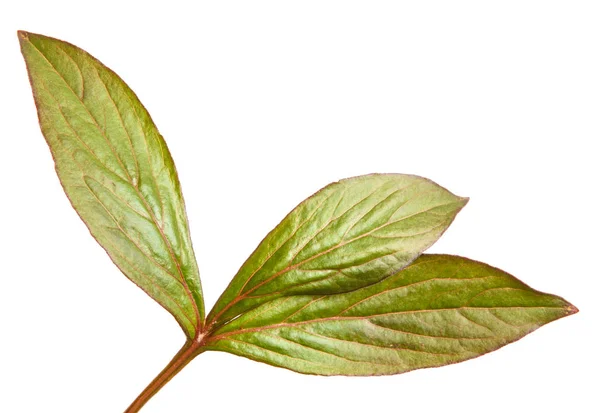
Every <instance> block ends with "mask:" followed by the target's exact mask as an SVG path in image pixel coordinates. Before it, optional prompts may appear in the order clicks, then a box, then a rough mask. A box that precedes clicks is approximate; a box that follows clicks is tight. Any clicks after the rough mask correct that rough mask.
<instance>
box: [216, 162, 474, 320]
mask: <svg viewBox="0 0 600 413" xmlns="http://www.w3.org/2000/svg"><path fill="white" fill-rule="evenodd" d="M467 201H468V199H467V198H461V197H458V196H456V195H454V194H452V193H451V192H449V191H447V190H446V189H444V188H442V187H440V186H439V185H437V184H435V183H434V182H432V181H430V180H428V179H425V178H421V177H418V176H414V175H402V174H372V175H364V176H359V177H355V178H348V179H344V180H341V181H339V182H335V183H333V184H330V185H328V186H326V187H325V188H323V189H321V190H320V191H318V192H317V193H315V194H314V195H313V196H311V197H309V198H308V199H306V200H305V201H303V202H302V203H300V204H299V205H298V206H297V207H296V208H295V209H294V210H292V212H290V214H288V215H287V216H286V217H285V218H284V219H283V220H282V222H281V223H280V224H279V225H278V226H277V227H275V229H274V230H273V231H271V232H270V233H269V234H268V235H267V236H266V237H265V239H264V240H263V241H262V242H261V243H260V244H259V246H258V247H257V249H256V250H255V251H254V253H253V254H252V255H251V256H250V257H249V258H248V260H247V261H246V262H245V263H244V265H243V266H242V267H241V268H240V270H239V271H238V273H237V275H236V276H235V277H234V279H233V280H232V282H231V283H230V285H229V286H228V287H227V289H226V290H225V292H224V293H223V294H222V295H221V297H220V298H219V300H218V301H217V303H216V304H215V306H214V308H213V310H212V311H211V313H210V314H209V316H208V319H207V320H208V321H207V322H208V323H209V324H211V325H218V324H222V323H224V322H227V321H228V320H231V319H232V318H234V317H236V316H238V315H240V314H242V313H244V312H245V311H248V310H249V309H251V308H254V307H256V306H257V305H259V304H261V303H264V302H266V301H269V300H271V299H276V298H277V297H279V296H286V295H299V294H300V295H303V294H314V293H320V294H336V293H339V292H344V291H349V290H352V289H356V288H361V287H363V286H365V285H369V284H371V283H374V282H378V281H380V280H381V279H383V278H385V277H387V276H389V275H391V274H392V273H393V272H395V271H398V270H400V269H401V268H403V267H404V266H405V265H407V264H409V263H410V262H411V261H412V260H414V259H415V258H416V257H417V256H418V255H419V254H420V253H421V252H423V251H424V250H425V249H426V248H428V247H429V246H430V245H431V244H433V243H434V242H435V241H436V240H437V239H438V238H439V237H440V236H441V235H442V234H443V232H444V231H445V230H446V229H447V228H448V226H449V225H450V223H451V222H452V220H453V219H454V217H455V216H456V214H457V213H458V212H459V211H460V210H461V209H462V207H463V206H464V205H465V204H466V202H467Z"/></svg>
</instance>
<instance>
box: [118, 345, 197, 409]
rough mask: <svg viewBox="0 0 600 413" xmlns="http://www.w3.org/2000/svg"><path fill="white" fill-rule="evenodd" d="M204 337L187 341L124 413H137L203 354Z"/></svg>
mask: <svg viewBox="0 0 600 413" xmlns="http://www.w3.org/2000/svg"><path fill="white" fill-rule="evenodd" d="M202 336H203V335H200V336H199V337H198V338H196V339H195V340H188V341H186V343H185V345H184V346H183V347H182V348H181V350H179V352H178V353H177V354H176V355H175V357H173V359H172V360H171V361H170V362H169V364H167V365H166V367H165V368H164V369H163V370H162V371H161V372H160V373H159V374H158V376H156V378H155V379H154V380H152V382H151V383H150V384H149V385H148V386H147V387H146V388H145V389H144V390H143V391H142V392H141V393H140V395H139V396H138V397H137V398H136V399H135V400H134V401H133V403H131V405H130V406H129V407H128V408H127V410H125V412H124V413H137V412H139V411H140V409H141V408H142V407H144V405H145V404H146V403H147V402H148V401H149V400H150V399H151V398H152V396H154V395H155V394H156V393H158V391H159V390H160V389H162V388H163V387H164V386H165V384H167V383H168V382H169V381H170V380H171V379H172V378H173V377H175V375H177V373H179V372H180V371H181V370H182V369H183V368H184V367H185V366H187V365H188V363H189V362H190V361H192V360H193V359H194V358H195V357H196V356H197V355H199V354H200V353H202V349H201V348H202V345H203V343H202Z"/></svg>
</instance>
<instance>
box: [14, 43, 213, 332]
mask: <svg viewBox="0 0 600 413" xmlns="http://www.w3.org/2000/svg"><path fill="white" fill-rule="evenodd" d="M18 35H19V41H20V43H21V51H22V53H23V56H24V58H25V62H26V65H27V70H28V74H29V79H30V83H31V86H32V91H33V94H34V100H35V103H36V108H37V110H38V117H39V120H40V127H41V129H42V133H43V135H44V137H45V138H46V141H47V143H48V145H49V147H50V150H51V153H52V156H53V159H54V161H55V168H56V171H57V174H58V176H59V179H60V182H61V185H62V186H63V188H64V190H65V193H66V195H67V197H68V198H69V200H70V202H71V204H72V206H73V208H74V209H75V210H76V211H77V213H78V214H79V216H80V217H81V219H82V220H83V221H84V223H85V224H86V226H87V227H88V229H89V230H90V233H91V234H92V236H93V237H94V238H95V239H96V240H97V241H98V243H99V244H100V245H101V246H102V247H103V248H104V249H105V250H106V252H107V253H108V255H109V256H110V258H111V259H112V261H113V262H114V263H115V264H116V265H117V267H119V269H120V270H121V271H122V272H123V273H124V274H125V275H126V276H127V277H128V278H129V279H130V280H131V281H133V282H134V283H135V284H137V285H138V286H139V287H140V288H142V289H143V290H144V291H145V292H146V293H147V294H148V295H150V296H151V297H152V298H153V299H154V300H156V301H157V302H158V303H159V304H160V305H161V306H163V307H164V308H165V309H167V311H169V312H170V313H171V314H173V316H174V317H175V319H176V320H177V322H178V323H179V324H180V326H181V327H182V329H183V330H184V332H185V334H186V335H187V336H188V337H189V338H193V337H194V336H195V335H196V333H197V332H198V330H199V329H200V328H201V326H202V322H203V318H204V303H203V299H202V289H201V285H200V278H199V273H198V267H197V264H196V260H195V257H194V252H193V249H192V244H191V238H190V235H189V228H188V224H187V215H186V212H185V205H184V201H183V196H182V194H181V188H180V184H179V180H178V178H177V172H176V170H175V165H174V163H173V160H172V158H171V156H170V153H169V151H168V149H167V147H166V144H165V142H164V139H163V138H162V136H161V135H160V133H159V132H158V130H157V128H156V126H155V125H154V123H153V121H152V119H151V118H150V115H149V114H148V112H147V111H146V109H145V108H144V107H143V105H142V104H141V102H140V101H139V100H138V98H137V96H136V95H135V94H134V93H133V91H132V90H131V89H130V88H129V87H128V86H127V85H126V84H125V83H124V82H123V81H122V80H121V79H120V78H119V77H118V76H117V75H116V74H115V73H114V72H112V71H111V70H110V69H108V68H107V67H106V66H104V65H103V64H102V63H101V62H99V61H98V60H97V59H95V58H94V57H93V56H91V55H89V54H88V53H87V52H85V51H83V50H82V49H80V48H78V47H76V46H73V45H71V44H69V43H66V42H63V41H60V40H57V39H53V38H50V37H46V36H42V35H37V34H33V33H27V32H19V33H18Z"/></svg>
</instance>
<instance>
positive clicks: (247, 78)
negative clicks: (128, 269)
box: [0, 0, 600, 413]
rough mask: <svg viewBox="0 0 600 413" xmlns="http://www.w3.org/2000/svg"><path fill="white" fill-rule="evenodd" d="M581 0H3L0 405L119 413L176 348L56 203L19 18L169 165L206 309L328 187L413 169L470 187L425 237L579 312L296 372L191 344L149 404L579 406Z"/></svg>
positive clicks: (583, 307)
mask: <svg viewBox="0 0 600 413" xmlns="http://www.w3.org/2000/svg"><path fill="white" fill-rule="evenodd" d="M599 18H600V9H599V7H598V3H597V2H594V1H589V2H585V1H562V2H561V1H539V2H534V1H501V2H482V1H472V2H465V1H451V2H450V1H441V2H430V1H419V2H400V1H392V2H376V1H364V2H354V1H343V2H331V1H323V0H321V1H302V2H292V1H272V2H265V1H240V2H232V1H223V2H190V3H189V4H186V3H182V2H177V1H173V0H170V1H166V2H160V6H158V5H155V4H153V3H152V2H143V3H142V2H140V4H137V5H136V4H134V3H133V2H127V1H117V2H113V1H98V2H93V3H92V2H89V3H88V2H84V1H72V2H67V1H56V0H55V1H33V0H28V1H23V2H20V1H10V2H4V3H3V5H2V6H1V10H0V52H1V54H0V56H1V57H0V63H1V64H0V74H1V76H0V139H1V142H2V146H1V149H0V157H1V161H0V179H1V187H2V192H1V195H0V197H1V198H0V200H1V202H0V216H1V217H2V226H1V228H2V229H1V238H0V243H1V248H0V254H1V263H2V267H1V270H0V271H1V286H0V327H1V329H0V411H1V412H6V413H20V412H61V413H69V412H78V413H80V412H86V413H90V412H102V413H107V412H108V413H111V412H122V411H123V410H124V409H125V408H126V406H127V405H128V404H129V403H130V402H131V401H132V400H133V398H134V397H135V396H136V395H137V394H138V393H139V392H140V391H141V390H142V389H143V387H145V385H146V384H147V383H148V382H149V381H150V380H151V379H152V378H153V377H154V376H155V375H156V374H157V373H158V372H159V371H160V370H161V368H162V367H163V365H165V364H166V363H167V362H168V361H169V360H170V358H171V357H172V355H173V354H174V353H175V352H176V351H177V350H178V349H179V347H180V346H181V345H182V344H183V341H184V336H183V334H182V333H181V332H180V331H179V328H178V326H177V324H176V323H175V322H174V320H173V319H172V317H171V316H170V315H169V314H168V313H166V312H165V311H164V310H163V309H162V308H161V307H160V306H159V305H157V304H156V303H154V302H153V301H152V300H151V299H149V298H148V297H147V296H146V295H145V294H144V293H143V292H142V291H141V290H139V289H137V288H136V287H135V286H134V285H133V284H132V283H131V282H129V281H128V280H127V279H126V278H125V277H124V276H123V275H122V274H121V273H120V272H119V271H118V270H117V269H116V267H114V266H113V264H112V263H111V261H110V259H109V258H108V256H106V254H105V253H104V251H103V250H102V249H101V248H100V247H99V246H98V245H97V244H96V243H95V241H93V239H92V238H91V237H90V236H89V234H88V231H87V229H86V228H85V226H84V224H83V223H82V222H80V221H79V218H78V217H77V215H76V214H75V212H74V211H73V210H72V209H71V207H70V205H69V203H68V201H67V198H66V197H65V196H64V194H63V191H62V189H61V187H60V185H59V182H58V179H57V178H56V176H55V173H54V170H53V165H52V160H51V157H50V153H49V151H48V148H47V146H46V144H45V142H44V139H43V137H42V135H41V133H40V131H39V127H38V124H37V119H36V113H35V108H34V104H33V99H32V97H31V91H30V87H29V84H28V81H27V76H26V72H25V66H24V64H23V60H22V58H21V56H20V52H19V48H18V41H17V36H16V30H17V29H24V30H28V31H32V32H37V33H43V34H46V35H50V36H53V37H58V38H60V39H64V40H67V41H70V42H72V43H75V44H76V45H78V46H80V47H82V48H84V49H86V50H88V51H89V52H91V53H92V54H93V55H95V56H96V57H98V58H99V59H100V60H102V61H103V62H104V63H105V64H107V65H108V66H109V67H111V68H113V69H114V70H115V71H116V72H117V73H119V74H120V75H121V76H122V77H123V78H124V79H125V81H127V82H128V83H129V84H130V86H131V87H132V88H133V89H134V90H135V91H136V92H137V94H138V96H139V97H140V99H141V100H142V102H143V103H144V104H145V106H146V107H147V108H148V110H149V111H150V113H151V114H152V115H153V118H154V120H155V122H156V123H157V125H158V127H159V128H160V130H161V132H162V134H163V135H164V136H165V137H166V140H167V142H168V145H169V148H170V149H171V152H172V154H173V157H174V158H175V161H176V163H177V168H178V170H179V173H180V179H181V181H182V185H183V190H184V195H185V197H186V203H187V209H188V215H189V219H190V225H191V230H192V237H193V240H194V246H195V249H196V254H197V258H198V261H199V265H200V269H201V276H202V282H203V286H204V291H205V296H206V302H207V307H208V308H210V306H212V304H213V303H214V302H215V300H216V299H217V297H218V295H219V294H220V292H221V291H222V290H223V289H224V288H225V286H226V285H227V284H228V282H229V281H230V279H231V277H232V276H233V275H234V273H235V272H236V270H237V268H238V267H239V266H240V265H241V263H242V262H243V261H244V260H245V258H246V257H247V256H248V255H249V254H250V253H251V252H252V251H253V249H254V247H255V246H256V245H257V243H258V242H259V241H260V240H261V239H262V237H263V236H264V235H265V234H266V233H267V232H268V231H269V230H270V229H271V228H272V227H273V226H274V225H276V224H277V223H278V222H279V220H280V219H281V218H282V217H283V216H284V215H285V214H286V213H287V212H288V211H289V210H290V209H292V208H293V207H294V206H295V205H296V204H297V203H298V202H300V201H301V200H302V199H304V198H305V197H307V196H308V195H310V194H312V193H313V192H314V191H316V190H317V189H319V188H320V187H322V186H324V185H325V184H327V183H329V182H331V181H335V180H338V179H340V178H344V177H348V176H354V175H359V174H364V173H369V172H402V173H411V174H418V175H422V176H426V177H428V178H431V179H433V180H435V181H436V182H438V183H440V184H441V185H443V186H445V187H447V188H448V189H450V190H451V191H453V192H454V193H456V194H458V195H462V196H470V197H471V202H470V203H469V205H468V206H467V207H466V208H465V209H464V210H463V211H462V212H461V213H460V215H459V216H458V218H457V219H456V221H455V222H454V224H453V225H452V227H451V228H450V229H449V230H448V232H447V233H446V234H445V235H444V236H443V238H442V239H441V240H440V241H439V242H438V243H437V244H436V245H435V246H434V247H432V248H431V250H430V251H434V252H445V253H454V254H460V255H464V256H468V257H471V258H474V259H477V260H481V261H485V262H488V263H490V264H492V265H494V266H498V267H500V268H502V269H504V270H506V271H509V272H511V273H512V274H514V275H516V276H517V277H519V278H521V279H522V280H523V281H525V282H526V283H528V284H529V285H531V286H532V287H534V288H537V289H539V290H542V291H545V292H551V293H556V294H559V295H561V296H563V297H565V298H566V299H567V300H569V301H571V302H572V303H573V304H575V305H576V306H577V307H579V309H580V313H579V314H577V315H575V316H572V317H568V318H565V319H562V320H559V321H557V322H555V323H552V324H550V325H548V326H545V327H543V328H541V329H540V330H538V331H536V332H534V333H533V334H531V335H530V336H527V337H525V338H524V339H522V340H521V341H519V342H517V343H515V344H511V345H509V346H507V347H505V348H502V349H500V350H498V351H497V352H495V353H492V354H489V355H486V356H484V357H480V358H478V359H475V360H472V361H468V362H465V363H462V364H458V365H453V366H448V367H444V368H438V369H429V370H421V371H415V372H412V373H408V374H404V375H399V376H389V377H377V378H347V377H333V378H323V377H314V376H303V375H300V374H295V373H292V372H289V371H287V370H283V369H277V368H273V367H270V366H267V365H264V364H260V363H256V362H252V361H249V360H246V359H242V358H239V357H235V356H233V355H230V354H226V353H206V354H203V355H202V356H200V357H199V358H198V359H196V360H195V361H194V362H193V363H192V364H191V365H189V366H188V367H187V368H186V369H185V370H184V371H183V372H182V373H180V375H179V376H177V377H176V378H175V379H174V380H173V381H172V382H171V383H169V384H168V385H167V386H166V387H165V388H164V389H163V390H162V391H161V392H160V393H159V394H158V395H157V396H156V397H155V398H154V399H153V400H152V401H151V402H150V403H149V404H148V405H147V407H146V408H145V409H144V410H143V412H144V413H152V412H155V413H156V412H180V411H181V412H183V411H186V412H202V413H204V412H215V411H226V412H227V411H234V410H243V411H244V412H265V413H266V412H282V411H285V412H306V411H310V412H329V411H344V412H365V411H368V412H387V411H391V412H396V411H398V412H402V411H403V412H437V411H444V412H482V411H485V412H507V411H511V412H526V411H531V412H533V411H545V412H598V411H599V406H598V399H597V385H598V380H597V377H598V370H599V369H600V363H599V361H598V338H599V337H598V326H599V321H598V320H599V316H600V311H599V309H598V301H599V300H598V298H597V297H598V289H599V288H600V282H599V269H598V256H599V255H598V254H599V253H598V246H599V245H600V242H599V241H598V233H599V230H600V224H599V219H598V213H599V210H600V202H599V201H600V197H599V195H598V194H599V191H600V186H599V185H598V178H599V177H600V167H599V160H598V154H599V150H598V147H597V143H598V138H599V136H600V135H599V132H600V122H599V116H598V115H599V113H600V57H599V56H600V55H599V52H600V25H599V24H598V21H599Z"/></svg>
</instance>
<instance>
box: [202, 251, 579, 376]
mask: <svg viewBox="0 0 600 413" xmlns="http://www.w3.org/2000/svg"><path fill="white" fill-rule="evenodd" d="M575 312H577V309H576V308H575V307H574V306H572V305H571V304H569V303H568V302H566V301H565V300H563V299H562V298H560V297H557V296H554V295H550V294H544V293H540V292H538V291H536V290H533V289H532V288H530V287H528V286H527V285H525V284H523V283H522V282H521V281H519V280H517V279H516V278H514V277H513V276H511V275H509V274H507V273H505V272H503V271H501V270H499V269H496V268H493V267H491V266H489V265H486V264H483V263H479V262H476V261H472V260H469V259H466V258H462V257H456V256H450V255H423V256H421V257H420V258H418V259H417V260H416V261H415V262H414V263H412V264H411V265H410V266H408V267H407V268H405V269H404V270H402V271H400V272H398V273H396V274H395V275H393V276H391V277H388V278H387V279H385V280H383V281H381V282H379V283H377V284H374V285H371V286H368V287H365V288H362V289H359V290H356V291H352V292H348V293H344V294H337V295H329V296H327V295H313V296H310V295H305V296H291V297H282V298H279V299H277V300H273V301H271V302H268V303H265V304H263V305H261V306H260V307H258V308H255V309H254V310H252V311H249V312H247V313H245V314H243V315H242V316H240V317H239V318H237V319H235V320H233V321H232V322H230V323H229V324H227V325H225V326H223V327H221V328H220V329H218V330H216V331H214V332H213V334H212V336H211V337H210V338H209V339H208V340H207V341H206V349H208V350H221V351H227V352H230V353H233V354H237V355H240V356H244V357H247V358H250V359H253V360H258V361H262V362H265V363H268V364H272V365H274V366H279V367H284V368H287V369H290V370H294V371H297V372H300V373H308V374H320V375H340V374H341V375H352V376H366V375H383V374H396V373H403V372H406V371H410V370H414V369H420V368H425V367H436V366H443V365H446V364H451V363H457V362H460V361H464V360H468V359H471V358H473V357H477V356H479V355H482V354H485V353H488V352H490V351H493V350H496V349H498V348H499V347H502V346H504V345H506V344H508V343H511V342H513V341H515V340H518V339H519V338H521V337H523V336H524V335H526V334H528V333H530V332H532V331H533V330H535V329H537V328H539V327H541V326H542V325H544V324H546V323H549V322H551V321H554V320H556V319H559V318H561V317H564V316H567V315H570V314H573V313H575Z"/></svg>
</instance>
